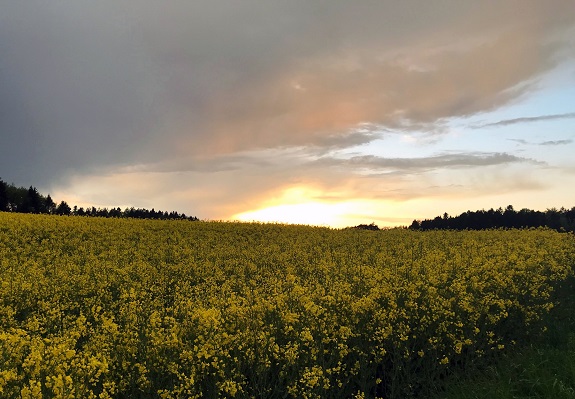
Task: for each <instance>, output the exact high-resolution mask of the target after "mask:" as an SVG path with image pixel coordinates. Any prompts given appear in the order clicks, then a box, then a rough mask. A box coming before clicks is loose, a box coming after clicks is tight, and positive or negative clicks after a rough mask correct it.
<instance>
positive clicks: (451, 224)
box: [409, 205, 575, 232]
mask: <svg viewBox="0 0 575 399" xmlns="http://www.w3.org/2000/svg"><path fill="white" fill-rule="evenodd" d="M530 227H549V228H552V229H555V230H557V231H571V232H573V231H575V207H573V208H571V209H565V208H561V209H556V208H551V209H547V210H546V211H544V212H541V211H532V210H530V209H521V210H520V211H516V210H515V209H513V206H511V205H509V206H508V207H507V208H505V209H503V208H499V209H490V210H488V211H485V210H481V211H475V212H473V211H467V212H465V213H462V214H461V215H459V216H449V215H448V214H447V213H444V214H443V216H437V217H435V218H434V219H425V220H421V221H419V220H414V221H413V223H412V224H411V226H409V229H411V230H433V229H451V230H466V229H469V230H483V229H497V228H509V229H520V228H530Z"/></svg>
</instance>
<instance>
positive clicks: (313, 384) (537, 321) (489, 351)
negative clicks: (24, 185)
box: [0, 213, 575, 399]
mask: <svg viewBox="0 0 575 399" xmlns="http://www.w3.org/2000/svg"><path fill="white" fill-rule="evenodd" d="M573 259H575V240H574V237H573V235H572V234H565V233H563V234H562V233H558V232H555V231H551V230H546V229H536V230H492V231H463V232H453V231H431V232H416V231H408V230H404V229H393V230H386V231H379V232H372V231H364V230H354V229H351V230H333V229H328V228H320V227H309V226H289V225H279V224H256V223H252V224H247V223H222V222H189V221H158V220H134V219H104V218H83V217H63V216H62V217H60V216H48V215H29V214H12V213H0V397H2V398H7V399H11V398H22V399H25V398H102V399H104V398H166V399H168V398H376V397H380V398H409V397H418V396H419V397H422V396H423V395H425V393H426V392H430V391H432V390H433V389H434V388H435V387H436V386H439V384H440V383H441V380H442V378H443V377H444V376H446V375H447V374H448V373H450V372H451V371H452V370H461V369H464V368H466V367H471V366H472V365H473V364H475V363H477V362H481V361H482V359H489V358H491V357H496V356H497V354H498V353H501V352H502V351H506V350H508V349H509V348H511V347H513V346H515V345H520V344H521V342H522V341H523V340H526V339H529V337H531V336H534V335H537V334H540V333H541V332H542V331H544V330H545V323H544V317H545V315H546V314H547V313H548V312H549V310H550V309H551V308H552V307H553V306H554V300H555V299H554V298H555V297H554V296H553V291H554V289H555V287H557V285H558V284H560V283H561V282H562V281H564V280H565V279H566V278H568V277H569V276H571V275H572V274H573Z"/></svg>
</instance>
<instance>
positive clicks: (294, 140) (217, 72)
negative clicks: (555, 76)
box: [0, 0, 573, 185]
mask: <svg viewBox="0 0 575 399" xmlns="http://www.w3.org/2000/svg"><path fill="white" fill-rule="evenodd" d="M571 11H572V3H571V1H568V0H565V1H563V0H557V1H554V2H553V6H549V2H547V1H538V0H526V1H523V2H521V7H518V3H517V2H516V1H511V0H510V1H503V2H502V1H486V2H481V3H479V2H461V1H456V0H446V1H444V2H442V3H441V6H438V5H437V4H435V3H431V2H418V1H410V0H408V1H402V2H397V1H381V2H337V1H336V2H334V1H318V2H308V1H289V2H288V1H266V2H261V1H252V0H246V1H242V2H214V1H194V2H175V1H167V2H152V1H138V2H115V1H106V0H105V1H98V2H77V1H58V2H45V1H39V0H38V1H33V0H30V1H25V2H9V3H6V4H3V6H2V13H1V14H0V53H1V54H2V57H1V58H0V134H1V136H0V177H2V178H3V179H5V180H8V181H14V182H16V183H18V184H24V185H28V184H35V185H43V184H45V183H46V182H54V181H56V180H58V179H59V178H62V177H63V176H66V175H76V174H80V175H81V174H83V173H85V174H90V173H96V172H99V171H102V170H109V169H113V168H118V167H122V166H127V167H129V166H130V165H152V166H153V165H165V164H166V163H171V164H172V166H171V168H172V169H176V170H178V169H190V168H193V164H194V163H196V162H197V163H201V162H204V161H205V162H206V163H204V165H209V161H206V159H207V158H212V159H213V162H216V160H218V159H223V158H221V157H226V156H233V155H234V154H238V153H239V154H241V153H245V152H249V151H252V150H256V149H274V148H289V147H298V146H299V147H301V146H312V147H316V148H324V149H326V150H329V149H334V148H344V147H345V146H354V145H361V144H365V143H368V142H370V141H372V140H374V139H376V136H374V135H372V134H371V133H370V132H361V131H359V132H358V133H357V134H349V132H350V131H353V130H354V129H360V128H361V126H363V125H364V124H366V123H367V124H374V125H378V126H382V127H388V128H390V129H410V127H411V128H412V129H414V130H417V129H420V128H421V127H422V126H425V127H426V130H433V129H434V128H437V126H438V122H439V121H441V120H443V119H445V118H449V117H454V116H465V115H470V114H473V113H476V112H482V111H486V110H491V109H494V108H497V107H498V106H500V105H502V104H505V103H507V102H508V101H510V100H512V99H514V98H516V96H518V95H520V94H524V92H525V90H529V89H530V88H531V86H530V85H528V84H525V82H529V81H532V80H534V79H536V78H537V77H538V76H539V75H540V74H541V73H544V72H546V71H548V70H549V68H551V67H553V66H554V61H553V60H552V56H553V54H555V53H556V52H557V51H559V50H561V48H562V46H564V45H565V40H568V38H567V39H566V38H565V37H564V36H562V35H561V33H562V32H564V28H566V27H568V26H569V25H571V24H572V22H573V21H572V17H570V15H571V14H570V12H571ZM517 87H521V89H516V88H517ZM227 159H228V160H229V158H227ZM179 162H181V165H179V166H178V165H175V164H177V163H179ZM234 165H235V164H234V163H233V162H232V165H230V164H223V165H220V166H217V165H212V167H213V168H214V169H217V168H218V167H219V168H223V169H226V170H228V169H229V168H232V169H233V168H234V167H235V166H234ZM212 167H210V168H209V170H210V171H211V170H213V169H212ZM196 169H198V168H196ZM199 169H201V167H199Z"/></svg>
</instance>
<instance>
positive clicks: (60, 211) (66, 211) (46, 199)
mask: <svg viewBox="0 0 575 399" xmlns="http://www.w3.org/2000/svg"><path fill="white" fill-rule="evenodd" d="M0 211H3V212H19V213H44V214H52V215H67V216H99V217H107V218H110V217H116V218H138V219H180V220H192V221H196V220H198V218H197V217H195V216H186V214H185V213H178V212H175V211H172V212H162V211H156V210H154V208H152V209H151V210H148V209H142V208H134V207H131V208H126V209H124V210H121V209H120V208H110V209H108V208H95V207H89V208H86V209H84V208H82V207H80V208H78V207H77V206H75V205H74V206H73V207H71V206H70V205H68V204H67V203H66V201H61V202H60V203H58V204H56V203H55V202H54V200H52V198H51V197H50V195H46V196H44V195H42V194H40V193H39V192H38V190H37V189H36V188H35V187H32V186H30V188H24V187H16V186H15V185H14V184H8V183H6V182H4V181H2V179H0Z"/></svg>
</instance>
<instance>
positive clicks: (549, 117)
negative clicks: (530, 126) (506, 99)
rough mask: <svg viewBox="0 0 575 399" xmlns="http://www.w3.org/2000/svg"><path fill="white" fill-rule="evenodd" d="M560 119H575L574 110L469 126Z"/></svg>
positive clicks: (492, 125) (477, 127)
mask: <svg viewBox="0 0 575 399" xmlns="http://www.w3.org/2000/svg"><path fill="white" fill-rule="evenodd" d="M561 119H575V112H569V113H566V114H555V115H540V116H529V117H523V118H514V119H504V120H501V121H497V122H493V123H484V124H479V125H473V126H471V128H472V129H482V128H486V127H499V126H509V125H516V124H519V123H534V122H546V121H553V120H561Z"/></svg>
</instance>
